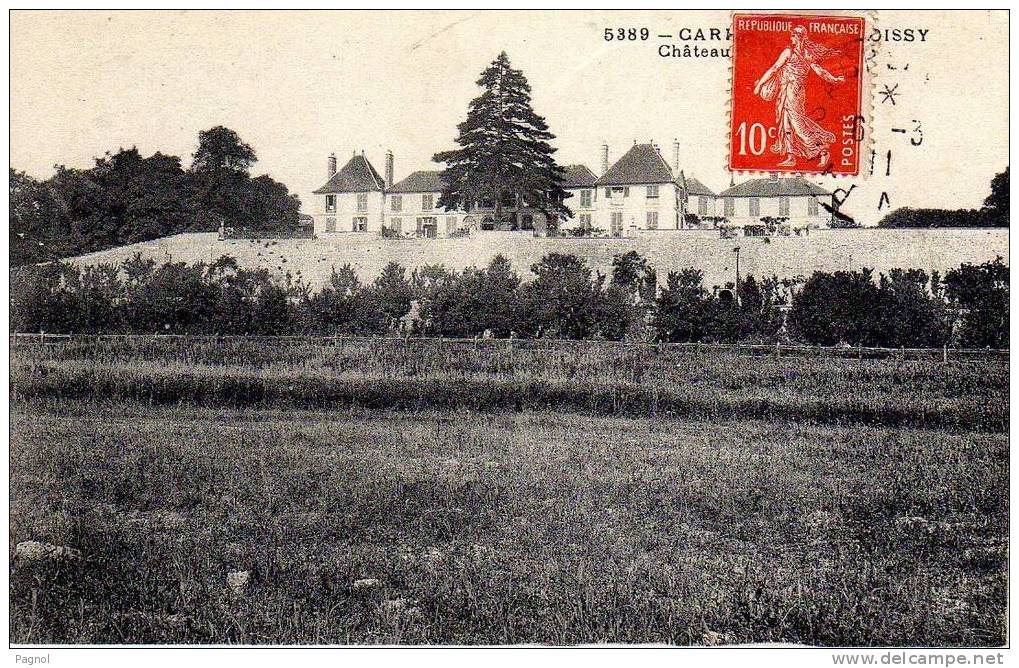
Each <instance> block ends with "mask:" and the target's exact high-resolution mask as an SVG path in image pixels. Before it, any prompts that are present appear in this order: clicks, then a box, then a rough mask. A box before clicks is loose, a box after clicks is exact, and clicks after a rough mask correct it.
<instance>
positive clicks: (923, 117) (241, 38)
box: [10, 10, 1008, 224]
mask: <svg viewBox="0 0 1019 668" xmlns="http://www.w3.org/2000/svg"><path fill="white" fill-rule="evenodd" d="M867 21H868V25H869V26H870V27H871V28H872V29H873V28H877V29H878V30H880V31H881V35H882V36H887V37H894V33H893V32H892V31H893V30H899V31H900V33H899V36H900V38H901V37H902V36H903V35H904V34H905V33H904V32H901V31H904V30H906V29H910V30H913V31H914V32H913V41H912V42H905V41H898V42H896V41H890V40H884V39H882V40H879V41H872V42H870V43H869V46H870V47H873V48H874V49H876V56H875V58H874V61H873V62H874V63H875V68H874V71H875V74H874V77H873V81H872V84H873V85H872V86H871V87H870V91H869V93H868V94H867V95H865V98H866V99H868V100H869V101H870V105H871V106H872V111H871V113H869V114H865V115H868V116H869V117H870V119H871V120H870V122H869V131H870V139H869V141H870V148H871V149H873V150H874V151H875V154H876V155H877V156H878V159H877V160H876V161H875V165H876V166H875V175H874V176H871V175H869V174H867V175H864V176H862V177H859V178H854V179H834V178H827V179H814V180H816V181H817V182H819V183H822V184H823V185H825V186H827V187H828V188H829V189H830V190H834V189H836V188H843V189H845V190H848V189H850V188H851V186H854V185H855V186H856V188H853V190H852V192H851V193H850V195H849V198H848V199H847V200H846V203H845V210H846V211H847V212H848V213H850V214H851V215H853V216H855V217H856V218H857V219H858V220H860V221H861V222H864V223H865V224H874V223H876V221H877V220H878V219H879V218H880V217H881V216H883V215H884V214H885V213H887V211H888V210H889V209H891V208H895V207H899V206H913V207H924V206H939V207H949V208H969V207H977V206H979V205H980V203H981V202H982V200H983V198H984V197H985V196H986V195H987V194H988V192H989V183H990V180H991V178H992V177H993V176H994V174H995V173H996V172H999V171H1001V170H1003V169H1004V168H1005V166H1006V165H1007V164H1008V139H1007V138H1008V16H1007V13H1006V12H1003V11H999V12H983V11H981V12H965V13H958V12H957V13H954V14H953V13H949V12H924V11H915V10H914V11H909V12H892V11H881V12H879V13H877V14H871V15H868V16H867ZM729 23H730V17H729V14H728V12H721V11H707V12H686V11H678V10H677V11H655V12H650V11H643V12H596V11H564V12H537V11H531V12H505V11H502V12H463V11H457V12H442V11H420V12H410V11H399V12H398V11H390V12H382V11H379V12H323V11H309V12H296V11H295V12H257V11H249V12H186V11H169V12H156V11H145V12H100V11H95V12H84V11H79V12H58V11H45V12H29V11H13V12H12V13H11V111H10V119H11V121H10V122H11V128H10V129H11V156H10V160H11V166H12V167H14V168H16V169H19V170H25V171H27V172H28V173H29V174H32V175H33V176H36V177H40V178H45V177H48V176H49V175H51V174H52V172H53V166H54V165H56V164H64V165H67V166H72V167H88V166H90V165H91V164H92V161H93V159H94V157H96V156H101V155H103V154H104V153H105V152H107V151H115V150H117V149H118V148H120V147H125V148H126V147H131V146H137V147H138V149H139V150H140V151H141V152H142V153H143V154H146V155H148V154H150V153H154V152H155V151H161V152H163V153H169V154H173V155H179V156H181V157H182V158H183V160H184V164H185V165H187V164H189V162H190V155H191V154H192V153H193V152H194V150H195V148H196V146H197V136H198V133H199V132H200V131H201V130H204V129H208V128H210V127H213V126H215V125H225V126H227V127H229V128H232V129H234V130H236V131H237V132H238V133H239V134H240V136H241V137H242V138H243V139H244V140H245V141H246V142H248V143H249V144H251V145H252V147H253V148H254V149H255V151H256V152H257V154H258V158H259V160H258V163H257V164H256V165H255V167H254V169H253V173H255V174H261V173H268V174H270V175H271V176H272V177H273V178H275V179H278V180H280V181H282V182H283V183H285V184H286V185H287V186H288V187H289V188H290V189H291V191H293V192H296V193H297V194H298V195H299V196H300V198H301V200H302V203H303V207H302V208H303V209H304V210H307V211H310V210H311V208H312V207H311V197H312V195H311V192H312V191H313V190H314V189H315V188H317V187H319V186H320V185H322V184H323V183H324V182H325V180H326V176H327V174H326V158H327V156H328V154H329V153H330V152H335V153H336V154H337V156H338V157H339V161H340V164H341V165H342V164H343V163H344V162H345V161H346V159H349V157H350V156H351V154H352V152H354V151H358V152H360V151H362V150H363V151H364V152H365V154H366V156H367V157H368V158H369V160H370V161H371V162H372V163H373V164H374V165H375V167H376V168H377V169H378V170H379V172H380V173H381V172H382V170H383V160H384V154H385V151H386V150H387V149H388V150H392V151H393V153H394V155H395V163H396V168H395V171H396V178H397V180H399V179H400V178H402V177H403V176H406V175H407V174H409V173H410V172H411V171H414V170H418V169H435V168H436V165H435V164H434V163H432V162H431V160H430V159H431V156H432V154H434V153H435V152H436V151H439V150H445V149H449V148H454V147H455V145H454V138H455V136H456V125H457V123H459V122H461V121H462V120H463V119H464V117H465V115H466V109H467V104H468V102H469V101H470V100H471V99H472V98H474V97H476V96H477V95H478V93H479V92H480V91H479V89H478V88H477V87H476V85H475V81H476V79H477V78H478V75H479V74H480V72H481V71H482V70H483V69H484V68H485V67H486V66H487V65H488V64H489V63H490V62H491V61H492V60H493V59H494V58H495V57H496V56H497V55H498V53H499V51H501V50H505V51H506V52H507V53H508V55H509V57H510V60H511V62H512V64H513V66H514V67H516V68H518V69H521V70H523V72H524V74H525V76H526V77H527V78H528V80H529V82H530V84H531V87H532V94H533V106H534V108H535V110H536V111H537V112H538V113H539V114H541V115H543V116H544V117H545V118H546V120H547V121H548V123H549V125H550V127H551V130H552V131H553V132H554V133H555V134H556V136H557V138H556V141H555V142H554V144H555V146H556V147H557V148H558V149H559V150H558V153H557V154H556V157H557V159H558V160H559V162H560V163H561V164H573V163H584V164H586V165H588V166H589V167H590V168H591V169H592V170H594V171H595V172H596V173H598V172H599V169H600V146H601V145H602V144H603V143H607V144H609V147H610V158H611V159H612V160H614V159H615V158H618V157H620V156H621V155H622V154H623V152H625V150H626V149H627V148H628V147H629V146H631V145H632V144H633V143H634V141H640V142H646V141H652V140H653V141H655V142H656V143H658V144H659V145H660V146H661V147H662V152H663V154H664V155H665V156H666V159H667V160H669V161H670V162H671V156H672V148H671V147H672V142H673V140H674V139H678V140H679V141H680V145H681V160H680V163H681V167H682V168H683V170H684V172H685V173H686V174H687V175H691V174H692V175H694V176H695V177H696V178H698V179H699V180H701V181H703V182H704V183H705V184H706V185H708V186H709V187H710V188H712V189H714V190H715V191H716V192H718V191H720V190H722V189H724V188H725V187H727V186H728V185H729V183H730V178H731V176H730V174H729V173H728V172H727V171H726V170H725V160H726V154H727V149H728V133H727V130H728V104H729V70H728V67H729V60H728V59H727V58H722V57H714V58H712V57H705V58H671V57H670V58H663V57H661V56H660V55H659V53H658V51H659V48H660V47H661V45H662V44H665V43H668V44H673V43H676V44H679V45H680V46H683V45H689V46H690V47H691V48H692V47H694V46H698V47H700V48H726V47H728V46H729V43H728V42H726V41H709V40H705V41H695V40H689V41H680V40H678V36H679V35H680V31H681V30H682V29H689V30H690V35H691V36H695V35H696V30H697V29H698V28H701V29H703V30H704V31H705V34H706V35H708V34H709V33H707V31H708V29H710V28H713V27H717V28H722V29H724V28H725V27H726V26H727V25H729ZM620 26H634V27H637V28H640V27H647V28H648V30H649V34H650V38H649V39H648V40H647V41H639V40H638V41H636V42H619V41H615V40H613V41H612V42H606V41H605V39H604V32H605V28H607V27H612V28H615V27H620ZM919 30H926V31H927V32H926V33H925V38H924V40H923V41H921V40H920V38H919V33H918V31H919ZM659 34H670V35H673V36H674V38H673V39H671V40H669V39H659V38H658V37H657V35H659ZM684 34H686V33H685V32H684ZM886 85H887V86H888V87H889V88H890V89H892V90H894V94H893V95H892V96H891V97H892V99H891V100H889V99H887V96H885V95H883V94H882V93H881V91H882V90H883V87H884V86H886ZM892 87H894V88H892ZM917 124H919V126H920V128H921V131H922V141H921V142H920V144H919V145H918V146H916V145H913V144H911V143H910V139H912V140H914V141H915V140H916V139H917V138H918V137H919V135H918V134H917V133H916V132H914V130H915V128H916V126H917ZM893 129H900V130H907V131H908V132H906V133H896V132H893V131H892V130H893ZM889 150H890V151H892V157H891V161H890V166H889V165H888V164H887V162H888V160H887V151H889ZM865 162H866V161H865ZM864 171H869V168H868V166H867V165H866V164H865V166H864ZM745 178H747V177H746V176H739V175H737V177H736V180H737V181H740V180H743V179H745Z"/></svg>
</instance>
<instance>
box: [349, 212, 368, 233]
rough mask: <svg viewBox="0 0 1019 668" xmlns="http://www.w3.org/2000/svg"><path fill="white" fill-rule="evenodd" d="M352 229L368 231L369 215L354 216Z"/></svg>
mask: <svg viewBox="0 0 1019 668" xmlns="http://www.w3.org/2000/svg"><path fill="white" fill-rule="evenodd" d="M351 229H353V230H354V231H355V232H367V231H368V217H367V216H354V219H353V221H351Z"/></svg>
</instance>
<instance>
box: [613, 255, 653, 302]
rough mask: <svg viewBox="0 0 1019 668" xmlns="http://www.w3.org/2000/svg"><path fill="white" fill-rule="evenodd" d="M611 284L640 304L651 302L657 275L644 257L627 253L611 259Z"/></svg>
mask: <svg viewBox="0 0 1019 668" xmlns="http://www.w3.org/2000/svg"><path fill="white" fill-rule="evenodd" d="M612 284H613V285H618V286H620V287H622V288H625V289H626V290H628V291H629V292H630V293H631V294H633V295H635V296H636V297H637V298H639V300H640V301H642V302H653V301H654V298H655V292H656V290H657V288H658V274H657V272H656V271H655V268H654V267H652V266H651V263H650V262H648V260H647V258H646V257H644V256H643V255H641V254H640V253H638V252H637V251H628V252H626V253H623V254H622V255H616V256H615V257H613V258H612Z"/></svg>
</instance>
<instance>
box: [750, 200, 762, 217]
mask: <svg viewBox="0 0 1019 668" xmlns="http://www.w3.org/2000/svg"><path fill="white" fill-rule="evenodd" d="M750 215H751V216H752V217H758V216H760V215H761V198H760V197H751V198H750Z"/></svg>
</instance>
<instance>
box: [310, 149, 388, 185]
mask: <svg viewBox="0 0 1019 668" xmlns="http://www.w3.org/2000/svg"><path fill="white" fill-rule="evenodd" d="M385 185H386V182H385V181H383V180H382V177H381V176H379V173H378V172H376V171H375V168H374V167H372V164H371V163H370V162H368V158H366V157H364V154H363V153H362V154H360V155H357V154H355V155H354V157H353V158H351V159H350V160H349V161H348V162H347V164H345V165H344V166H343V169H341V170H340V171H338V172H336V173H335V174H333V175H332V177H331V178H330V179H329V181H327V182H326V184H325V185H324V186H322V187H321V188H319V189H318V190H316V191H315V194H316V195H327V194H330V193H364V192H370V191H372V190H382V189H383V188H384V187H385Z"/></svg>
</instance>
